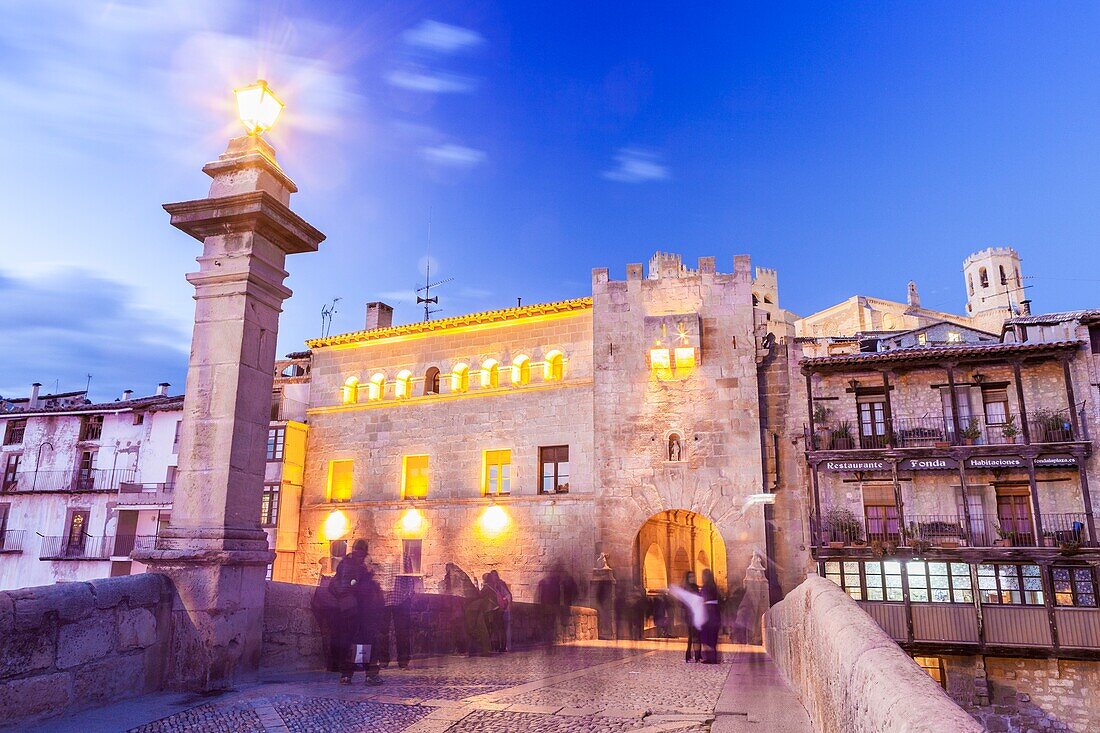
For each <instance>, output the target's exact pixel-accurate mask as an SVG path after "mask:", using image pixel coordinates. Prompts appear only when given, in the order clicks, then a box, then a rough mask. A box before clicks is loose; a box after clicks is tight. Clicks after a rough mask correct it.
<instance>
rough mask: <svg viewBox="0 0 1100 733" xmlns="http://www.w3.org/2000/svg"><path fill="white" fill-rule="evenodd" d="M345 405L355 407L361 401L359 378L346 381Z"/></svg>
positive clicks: (350, 378) (349, 378)
mask: <svg viewBox="0 0 1100 733" xmlns="http://www.w3.org/2000/svg"><path fill="white" fill-rule="evenodd" d="M343 399H344V404H345V405H354V404H355V403H356V402H358V401H359V378H358V377H348V378H347V379H346V380H344V394H343Z"/></svg>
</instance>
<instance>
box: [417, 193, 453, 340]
mask: <svg viewBox="0 0 1100 733" xmlns="http://www.w3.org/2000/svg"><path fill="white" fill-rule="evenodd" d="M431 251H432V215H431V213H430V212H429V213H428V254H426V255H425V257H424V286H423V287H419V288H417V289H416V292H417V296H416V304H417V305H423V306H424V320H425V321H430V320H432V314H433V313H439V312H440V311H441V310H443V309H442V308H432V306H433V305H439V296H438V295H432V288H438V287H439V286H440V285H445V284H447V283H449V282H452V281H453V280H454V278H453V277H448V278H446V279H445V280H439V281H437V282H434V283H433V282H432V257H431ZM420 293H424V295H420Z"/></svg>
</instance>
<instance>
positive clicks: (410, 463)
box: [401, 456, 429, 499]
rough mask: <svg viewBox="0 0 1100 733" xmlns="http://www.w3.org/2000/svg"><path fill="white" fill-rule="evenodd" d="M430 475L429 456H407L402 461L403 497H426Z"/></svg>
mask: <svg viewBox="0 0 1100 733" xmlns="http://www.w3.org/2000/svg"><path fill="white" fill-rule="evenodd" d="M428 477H429V472H428V456H405V457H404V458H403V459H402V461H401V498H403V499H423V498H425V497H426V496H427V495H428Z"/></svg>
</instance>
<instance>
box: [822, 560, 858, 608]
mask: <svg viewBox="0 0 1100 733" xmlns="http://www.w3.org/2000/svg"><path fill="white" fill-rule="evenodd" d="M825 577H826V578H828V579H829V580H831V581H833V582H834V583H836V584H837V585H839V586H840V587H841V588H843V589H844V592H845V593H847V594H848V595H850V596H851V597H852V598H855V599H856V600H857V601H862V600H863V586H862V585H861V584H860V582H859V563H858V562H827V563H825Z"/></svg>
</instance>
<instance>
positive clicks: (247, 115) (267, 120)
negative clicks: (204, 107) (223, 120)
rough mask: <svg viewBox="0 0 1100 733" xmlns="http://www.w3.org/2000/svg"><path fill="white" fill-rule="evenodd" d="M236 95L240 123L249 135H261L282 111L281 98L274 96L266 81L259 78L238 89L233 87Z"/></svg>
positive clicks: (283, 105)
mask: <svg viewBox="0 0 1100 733" xmlns="http://www.w3.org/2000/svg"><path fill="white" fill-rule="evenodd" d="M233 93H234V94H235V95H237V113H238V114H239V115H240V118H241V124H243V125H244V129H246V130H248V134H249V135H263V134H264V133H265V132H267V131H268V130H270V129H271V128H272V127H274V126H275V121H276V120H277V119H279V114H280V113H281V112H282V111H283V107H285V106H286V105H285V104H283V102H282V100H280V99H279V98H278V97H276V96H275V93H274V92H273V91H271V89H270V88H268V86H267V82H266V81H264V80H263V79H259V80H258V81H257V82H256V83H255V84H249V85H248V86H246V87H241V88H240V89H234V90H233Z"/></svg>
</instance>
